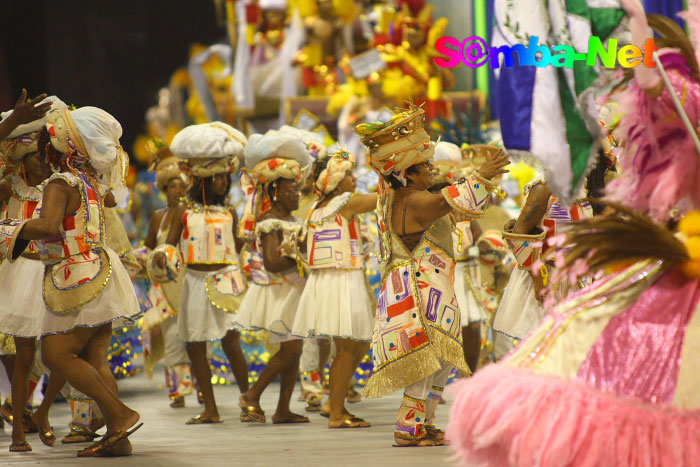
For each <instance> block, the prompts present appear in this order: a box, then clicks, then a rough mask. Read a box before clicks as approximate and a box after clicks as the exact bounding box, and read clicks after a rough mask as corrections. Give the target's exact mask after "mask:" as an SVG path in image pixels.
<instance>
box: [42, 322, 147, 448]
mask: <svg viewBox="0 0 700 467" xmlns="http://www.w3.org/2000/svg"><path fill="white" fill-rule="evenodd" d="M111 327H112V326H111V324H109V323H107V324H104V325H102V326H100V327H99V328H91V327H76V328H74V329H73V330H72V331H71V332H69V333H67V334H52V335H49V336H46V337H44V338H42V340H41V354H42V356H43V360H44V364H45V365H46V366H47V367H48V368H49V369H50V370H51V371H53V372H56V373H57V374H58V375H59V376H61V377H62V378H64V379H66V381H68V382H69V383H70V384H71V385H72V386H74V387H75V388H76V389H78V390H79V391H81V392H83V393H85V394H86V395H87V396H89V397H91V398H92V399H94V400H95V401H96V402H97V404H98V405H99V407H100V410H101V411H102V413H103V415H104V417H105V420H106V422H107V433H108V434H111V433H114V432H116V431H122V430H127V429H129V428H131V427H132V426H133V425H134V424H136V422H138V420H139V418H140V416H139V414H138V412H136V411H134V410H131V409H130V408H129V407H127V406H126V405H124V403H122V401H120V400H119V398H118V397H117V395H116V394H115V392H114V388H112V387H110V383H108V382H105V381H103V379H102V377H101V376H100V372H99V371H98V370H97V369H96V368H95V367H94V366H93V365H91V364H90V363H88V362H87V361H86V360H83V359H82V358H80V357H79V356H78V355H79V354H81V353H82V352H83V349H84V348H85V347H86V346H87V345H88V343H89V342H90V341H91V339H92V338H93V336H94V335H95V334H97V333H105V332H106V331H105V330H104V329H103V328H107V329H109V330H111ZM110 332H111V331H110Z"/></svg>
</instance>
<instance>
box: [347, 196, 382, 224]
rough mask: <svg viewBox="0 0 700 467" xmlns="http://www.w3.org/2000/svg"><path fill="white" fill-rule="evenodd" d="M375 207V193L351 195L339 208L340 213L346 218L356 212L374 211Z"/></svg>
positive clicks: (349, 217) (354, 214) (350, 217)
mask: <svg viewBox="0 0 700 467" xmlns="http://www.w3.org/2000/svg"><path fill="white" fill-rule="evenodd" d="M375 209H377V195H376V194H373V195H360V194H355V195H353V196H352V197H351V198H350V199H349V200H348V202H347V204H346V205H345V206H343V209H341V210H340V215H341V216H343V217H344V218H346V219H352V218H353V217H354V216H356V215H358V214H364V213H366V212H370V211H374V210H375Z"/></svg>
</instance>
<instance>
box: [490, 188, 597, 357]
mask: <svg viewBox="0 0 700 467" xmlns="http://www.w3.org/2000/svg"><path fill="white" fill-rule="evenodd" d="M592 216H593V210H592V208H591V205H590V203H589V202H588V200H587V199H586V198H585V196H581V197H580V199H579V200H577V201H576V202H575V203H573V204H572V206H571V207H570V208H569V209H566V208H564V207H563V206H561V205H560V204H559V203H558V202H557V200H556V198H554V197H553V196H552V195H551V192H550V191H549V188H547V186H546V185H545V184H544V180H543V179H542V177H540V178H539V179H538V180H535V181H534V182H532V183H531V184H530V185H528V186H527V187H525V200H524V203H523V207H522V212H521V214H520V216H519V217H518V219H517V220H515V221H510V222H509V223H507V224H506V226H505V228H504V233H503V236H504V237H505V239H506V241H507V243H508V246H509V248H510V249H511V251H512V252H513V254H514V256H515V257H516V259H517V262H518V268H517V269H516V270H514V271H513V273H512V274H511V276H510V280H509V281H508V285H507V286H506V289H505V290H504V292H503V298H502V299H501V303H500V305H499V307H498V310H497V311H496V315H495V317H494V321H493V329H494V331H496V332H497V333H499V334H500V335H498V336H495V337H494V346H495V349H494V351H495V355H496V358H497V359H500V358H501V357H503V356H504V355H505V354H506V353H508V351H510V349H512V348H513V346H514V345H515V343H517V342H518V341H519V340H521V339H524V338H525V337H527V335H528V334H530V333H531V332H532V331H533V330H534V329H535V328H536V327H537V326H538V325H539V324H540V322H541V321H542V319H543V318H544V316H545V311H544V308H543V307H542V303H541V301H542V299H543V297H542V290H543V289H544V287H545V286H546V285H547V280H548V279H547V278H548V275H549V271H550V270H551V267H552V266H551V265H543V266H542V268H541V270H540V271H538V273H537V274H533V273H532V272H531V270H530V267H531V266H532V265H533V263H535V261H537V260H539V259H540V257H541V256H542V253H543V248H544V251H545V253H546V252H547V249H548V247H546V246H544V247H543V242H545V240H546V239H547V238H551V237H552V236H554V235H556V233H557V228H559V230H561V226H562V225H565V224H567V223H570V222H575V221H577V220H580V219H585V218H590V217H592ZM553 292H554V291H553ZM553 292H552V293H553ZM561 298H563V297H561Z"/></svg>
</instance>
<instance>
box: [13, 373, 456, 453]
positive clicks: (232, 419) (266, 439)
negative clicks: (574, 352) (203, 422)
mask: <svg viewBox="0 0 700 467" xmlns="http://www.w3.org/2000/svg"><path fill="white" fill-rule="evenodd" d="M162 375H163V373H162V370H161V371H158V372H157V373H156V376H155V378H154V380H153V381H148V380H147V379H146V377H145V376H144V375H143V374H141V375H138V376H136V377H134V378H132V379H129V380H126V381H122V382H120V391H121V393H122V396H123V398H124V400H125V402H126V403H127V404H128V405H130V406H131V407H133V408H134V409H136V410H138V411H139V412H140V413H141V420H142V421H143V422H144V426H143V427H142V428H141V429H140V430H139V431H138V432H136V433H135V434H134V435H133V437H132V438H131V439H132V443H133V445H134V455H132V456H130V457H126V458H118V459H78V458H76V457H75V453H76V451H77V450H78V449H80V448H81V447H82V446H86V445H85V444H73V445H62V444H61V443H60V439H61V438H62V437H63V436H64V435H65V434H66V433H67V432H68V422H69V419H70V407H69V405H68V404H67V403H57V404H56V405H55V406H54V407H53V409H52V412H51V422H52V424H53V426H54V429H55V430H56V436H57V437H58V442H57V444H56V447H55V448H49V447H46V446H44V445H43V444H42V443H41V441H40V440H39V437H38V435H35V434H34V435H28V437H27V439H28V441H29V442H30V444H31V445H32V447H33V448H34V451H33V452H31V453H26V454H15V453H10V452H8V447H9V444H10V430H11V428H10V427H9V426H7V425H5V430H4V433H1V432H0V465H51V466H72V465H104V466H108V465H109V466H111V465H138V466H148V467H156V466H209V465H250V466H317V465H318V466H320V465H324V466H358V467H369V466H404V467H406V466H416V465H440V464H454V463H453V462H450V461H449V457H450V454H451V453H450V451H449V449H448V448H446V447H431V448H395V447H392V443H393V436H392V430H393V424H394V420H395V416H396V410H397V408H398V406H399V403H400V400H401V398H400V393H395V394H392V395H390V396H387V397H385V398H382V399H373V400H363V401H362V402H360V403H359V404H348V406H349V410H350V411H351V412H353V413H354V414H356V415H358V416H360V417H363V418H367V419H368V420H370V421H371V422H372V424H373V426H372V427H371V428H364V429H343V430H330V429H328V428H327V425H326V419H324V418H321V417H320V416H319V415H317V414H312V415H311V423H310V424H305V425H272V423H271V421H270V420H269V419H270V417H271V416H272V413H273V412H274V408H275V406H276V402H277V394H278V391H279V386H278V385H277V384H276V383H275V384H273V385H272V386H271V387H270V388H268V390H267V391H266V392H265V394H263V398H262V407H263V409H264V410H265V411H266V413H267V416H268V423H267V424H266V425H261V424H242V423H240V422H239V421H238V414H239V410H238V407H237V403H236V401H237V399H238V388H236V387H235V386H226V387H223V386H217V387H216V390H215V391H216V400H217V403H218V405H219V412H220V414H221V416H222V419H223V420H224V423H222V424H218V425H208V426H186V425H185V421H186V420H187V419H188V418H189V417H192V416H194V415H197V414H198V413H199V410H200V408H199V405H198V404H197V401H196V398H195V397H194V396H188V397H187V407H185V408H184V409H171V408H170V407H168V400H167V391H166V390H165V389H164V387H163V384H162V378H163V376H162ZM298 395H299V393H298V387H297V389H296V392H295V394H294V399H293V403H292V410H295V411H297V412H298V413H303V407H304V405H303V403H302V402H298V401H297V400H296V399H297V398H298ZM447 407H448V406H446V405H442V406H440V408H439V409H438V422H439V423H438V424H439V425H440V427H442V428H444V424H445V422H446V421H447V411H448V409H447Z"/></svg>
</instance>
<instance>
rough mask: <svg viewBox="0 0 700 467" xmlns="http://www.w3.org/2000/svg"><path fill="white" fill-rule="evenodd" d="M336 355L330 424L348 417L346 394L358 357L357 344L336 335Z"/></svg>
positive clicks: (332, 381)
mask: <svg viewBox="0 0 700 467" xmlns="http://www.w3.org/2000/svg"><path fill="white" fill-rule="evenodd" d="M334 340H335V346H336V355H335V358H334V359H333V363H332V364H331V374H330V385H331V388H330V389H331V390H330V419H329V424H333V423H334V422H342V421H343V420H344V419H345V418H347V411H346V410H345V394H346V393H347V391H348V384H349V383H350V378H351V377H352V373H353V371H354V369H355V368H354V366H353V365H354V364H355V360H356V358H357V355H356V354H357V350H356V348H357V346H356V345H355V341H353V340H351V339H343V338H340V337H336V338H335V339H334Z"/></svg>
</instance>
